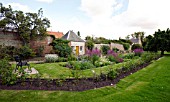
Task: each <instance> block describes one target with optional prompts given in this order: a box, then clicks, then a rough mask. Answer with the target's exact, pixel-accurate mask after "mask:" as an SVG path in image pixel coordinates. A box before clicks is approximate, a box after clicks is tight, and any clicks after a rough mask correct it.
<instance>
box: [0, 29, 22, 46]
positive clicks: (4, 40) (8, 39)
mask: <svg viewBox="0 0 170 102" xmlns="http://www.w3.org/2000/svg"><path fill="white" fill-rule="evenodd" d="M0 45H4V46H15V47H19V46H21V45H22V42H21V40H20V39H19V37H18V35H17V33H15V32H5V33H4V32H2V31H0Z"/></svg>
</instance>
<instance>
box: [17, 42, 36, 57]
mask: <svg viewBox="0 0 170 102" xmlns="http://www.w3.org/2000/svg"><path fill="white" fill-rule="evenodd" d="M18 54H19V55H20V57H21V59H28V58H30V57H34V56H35V52H34V51H33V50H32V49H31V48H30V47H29V46H26V45H25V46H22V47H21V48H19V52H18Z"/></svg>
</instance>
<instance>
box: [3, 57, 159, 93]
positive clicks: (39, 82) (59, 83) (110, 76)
mask: <svg viewBox="0 0 170 102" xmlns="http://www.w3.org/2000/svg"><path fill="white" fill-rule="evenodd" d="M160 57H161V56H160V55H156V54H144V55H143V56H141V58H139V59H138V60H135V61H134V63H133V62H132V61H131V62H130V61H129V62H126V63H125V64H123V65H122V67H121V68H117V69H111V70H110V71H108V72H107V73H105V74H103V73H101V74H100V75H95V73H94V76H93V77H91V78H76V77H75V78H72V79H65V78H60V79H40V77H39V78H35V79H28V78H27V79H25V80H18V81H17V82H16V83H15V84H13V85H2V82H1V81H2V80H0V89H7V90H11V89H12V90H64V91H84V90H89V89H96V88H100V87H104V86H112V85H115V84H116V83H117V82H119V81H120V79H122V78H124V77H126V76H128V75H130V74H132V73H134V72H136V71H138V70H140V69H142V68H144V67H146V66H147V65H149V64H150V63H151V61H152V60H156V59H158V58H160ZM148 59H149V60H148Z"/></svg>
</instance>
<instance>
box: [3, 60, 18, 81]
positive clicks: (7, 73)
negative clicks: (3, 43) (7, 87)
mask: <svg viewBox="0 0 170 102" xmlns="http://www.w3.org/2000/svg"><path fill="white" fill-rule="evenodd" d="M0 78H1V80H2V84H14V83H15V82H16V80H17V78H16V75H15V74H13V68H12V66H11V65H10V64H9V62H8V60H7V59H1V60H0Z"/></svg>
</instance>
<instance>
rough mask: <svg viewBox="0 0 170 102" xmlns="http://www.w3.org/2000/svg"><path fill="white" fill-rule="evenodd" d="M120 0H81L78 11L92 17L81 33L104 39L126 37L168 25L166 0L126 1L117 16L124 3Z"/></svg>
mask: <svg viewBox="0 0 170 102" xmlns="http://www.w3.org/2000/svg"><path fill="white" fill-rule="evenodd" d="M118 1H120V0H101V1H100V2H99V1H98V0H81V7H80V8H81V10H82V11H83V12H84V13H85V14H86V15H87V16H88V17H90V18H91V22H89V23H88V24H86V25H87V26H82V27H83V28H84V30H83V32H85V33H86V34H89V33H90V32H91V33H93V34H95V36H103V37H106V38H111V39H115V38H119V37H125V36H126V35H128V34H132V33H134V32H137V31H144V32H145V33H146V35H148V34H153V33H154V32H155V31H156V30H157V29H159V28H160V29H167V28H168V27H169V26H170V19H169V18H170V15H169V14H168V12H169V11H168V10H169V9H170V6H169V4H170V1H169V0H129V4H128V8H127V10H126V11H124V12H121V13H119V14H117V15H113V14H114V13H116V12H119V11H120V10H121V8H123V7H124V6H125V3H123V1H126V0H121V1H122V2H118Z"/></svg>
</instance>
